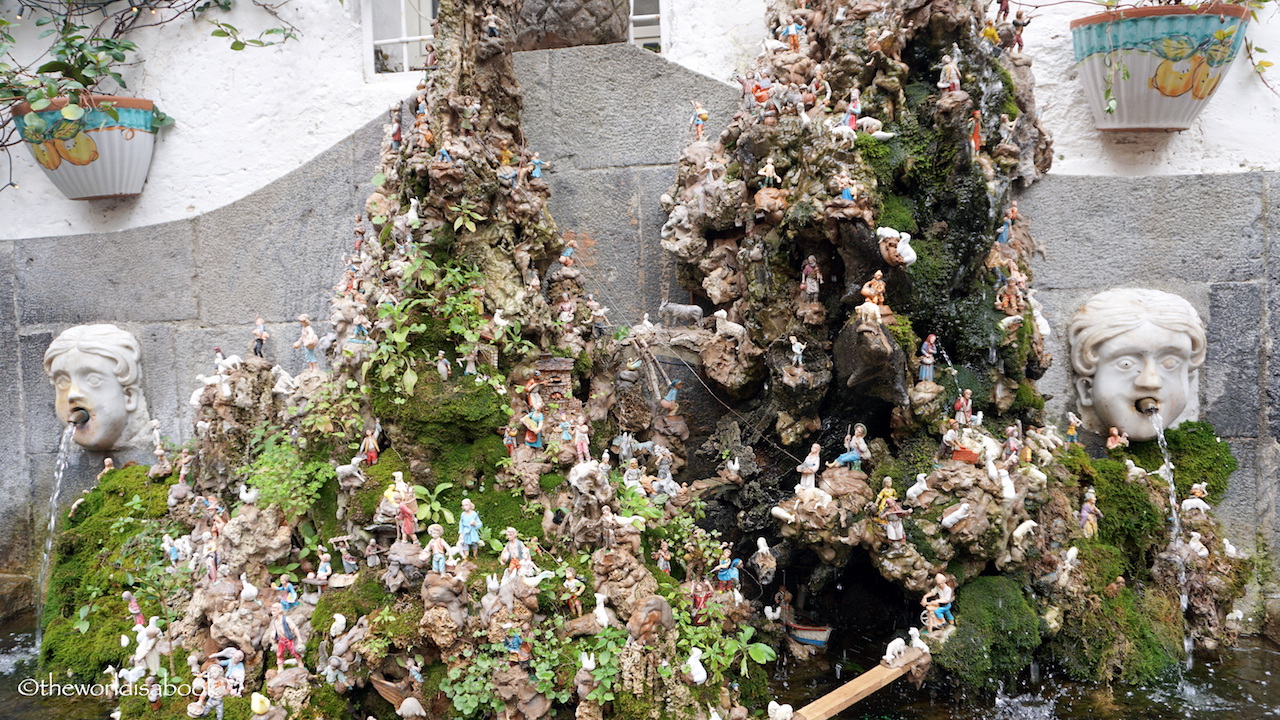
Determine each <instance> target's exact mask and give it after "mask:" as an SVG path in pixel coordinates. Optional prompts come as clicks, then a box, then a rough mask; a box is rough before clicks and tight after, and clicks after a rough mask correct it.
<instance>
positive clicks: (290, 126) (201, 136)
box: [0, 0, 419, 238]
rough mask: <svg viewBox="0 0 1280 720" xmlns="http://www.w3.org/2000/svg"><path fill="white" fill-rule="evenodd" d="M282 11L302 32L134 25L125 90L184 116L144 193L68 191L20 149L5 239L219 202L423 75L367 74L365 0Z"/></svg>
mask: <svg viewBox="0 0 1280 720" xmlns="http://www.w3.org/2000/svg"><path fill="white" fill-rule="evenodd" d="M14 5H15V4H14V3H12V2H4V1H2V0H0V12H3V14H4V16H5V17H6V18H10V19H12V18H13V17H14V14H15V10H16V8H15V7H14ZM214 12H215V13H217V16H218V17H219V18H220V19H222V20H223V21H225V22H229V23H231V24H232V25H235V26H236V27H237V28H240V29H241V30H247V29H250V28H253V29H255V31H254V33H253V35H255V36H256V33H257V31H258V30H261V29H265V28H268V27H272V26H273V18H271V17H270V16H269V15H267V14H265V13H264V12H263V11H262V10H261V9H259V8H256V7H254V6H253V4H252V3H249V2H239V3H236V6H235V9H233V10H232V11H231V12H229V13H220V12H218V11H214ZM280 12H281V15H282V16H283V17H284V18H285V19H287V20H288V21H289V22H291V23H292V24H294V25H295V26H297V27H298V28H299V30H300V31H301V37H300V38H299V39H298V40H296V41H290V42H288V43H285V44H283V45H279V46H274V47H269V48H250V49H246V50H242V51H239V52H235V51H232V50H231V49H229V47H228V42H227V40H226V39H225V38H215V37H210V35H209V33H210V32H211V31H212V30H213V26H211V25H210V24H209V23H207V22H205V21H203V20H195V21H193V20H191V19H189V18H188V19H182V20H177V21H174V22H172V23H169V24H168V25H165V26H163V27H158V28H149V29H145V30H141V31H138V32H135V33H131V34H130V35H129V39H132V40H134V41H135V42H136V43H137V44H138V46H139V48H140V52H139V53H138V55H137V57H138V59H140V60H142V61H143V62H142V63H141V64H140V65H138V66H137V67H135V68H131V69H130V70H129V71H128V72H127V73H125V79H126V82H127V83H128V86H129V89H128V94H131V95H138V96H141V97H146V98H150V99H152V100H155V101H156V103H157V105H159V107H160V108H161V109H163V110H164V111H165V112H166V113H168V114H170V115H172V116H173V117H174V118H176V120H177V124H176V125H174V126H173V127H170V128H167V129H166V130H164V131H163V132H161V133H160V135H159V138H158V141H157V143H156V150H155V156H154V157H153V158H152V161H151V173H150V175H149V176H148V178H147V184H146V186H145V188H144V189H143V192H142V194H141V195H139V196H137V197H135V198H129V199H122V200H96V201H77V200H68V199H66V198H65V197H64V196H63V195H62V194H61V193H60V192H58V190H57V189H56V188H55V187H54V186H53V184H52V183H50V182H49V180H48V179H47V178H45V177H44V174H43V172H42V171H41V169H40V167H39V166H38V165H36V163H35V161H34V160H33V159H32V158H31V155H30V153H29V152H27V150H26V148H24V147H19V148H15V150H14V152H13V158H14V162H15V168H14V180H15V182H17V183H18V184H19V187H18V188H17V189H16V190H15V189H13V188H9V189H8V190H5V191H4V192H0V218H3V222H0V238H18V237H37V236H42V235H68V234H74V233H85V232H106V231H113V230H122V229H126V228H131V227H139V226H143V225H150V224H154V223H160V222H165V221H169V220H177V219H180V218H184V217H191V216H194V215H197V214H199V213H204V212H207V211H209V210H212V209H214V208H217V207H221V206H223V205H226V204H228V203H230V202H233V201H235V200H237V199H239V198H242V197H244V196H246V195H248V194H250V193H252V192H253V191H254V190H256V189H258V188H260V187H263V186H265V185H267V184H269V183H270V182H272V181H273V180H275V179H277V178H279V177H281V176H283V175H284V174H286V173H288V172H289V171H291V170H293V169H294V168H296V167H298V166H299V165H301V164H303V163H304V162H306V161H307V160H309V159H311V158H313V157H315V156H316V155H318V154H320V153H321V152H322V151H324V150H325V149H327V148H329V147H331V146H332V145H333V144H334V143H336V142H338V141H339V140H341V139H342V138H344V137H346V136H348V135H350V134H351V133H352V132H354V131H355V130H357V129H358V128H360V127H361V126H363V125H364V124H365V123H367V122H369V120H370V119H372V118H373V117H374V115H375V114H376V111H377V109H379V108H385V107H388V106H389V105H390V104H391V103H392V102H394V101H396V100H399V99H402V98H404V97H407V96H408V95H409V94H410V93H411V92H412V91H413V89H414V86H415V85H416V84H417V81H418V79H419V78H418V75H417V74H416V73H400V74H394V75H380V76H373V77H370V78H366V76H365V70H364V45H363V38H362V33H361V28H360V4H359V2H358V1H356V0H347V2H346V3H345V4H344V3H341V2H339V0H301V1H299V2H292V3H288V4H285V5H284V6H283V7H282V9H281V11H280ZM211 17H213V15H211ZM33 20H34V18H32V19H31V20H29V21H24V22H23V25H24V27H23V28H21V31H22V32H21V34H19V35H18V47H17V49H16V50H17V52H19V53H21V52H22V51H24V50H29V49H30V48H32V47H44V46H45V45H44V44H43V43H41V41H38V40H36V39H35V35H36V28H35V27H34V26H33ZM41 29H43V28H41ZM370 172H372V169H370ZM299 200H300V201H303V200H304V199H303V198H299Z"/></svg>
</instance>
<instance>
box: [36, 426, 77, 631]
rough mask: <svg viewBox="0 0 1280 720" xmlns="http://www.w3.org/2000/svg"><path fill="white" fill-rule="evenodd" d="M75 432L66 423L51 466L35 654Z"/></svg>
mask: <svg viewBox="0 0 1280 720" xmlns="http://www.w3.org/2000/svg"><path fill="white" fill-rule="evenodd" d="M75 431H76V424H75V423H74V422H69V423H67V428H66V429H65V430H63V431H62V439H61V440H60V441H59V442H58V460H57V462H55V463H54V466H53V494H52V495H50V496H49V524H48V526H47V527H46V528H45V533H44V552H43V553H42V554H41V556H40V574H39V575H38V576H36V652H40V641H41V640H43V639H44V637H43V636H44V596H45V592H46V591H47V590H48V587H47V586H48V583H49V565H50V563H52V561H53V533H54V530H55V529H57V525H58V494H59V493H61V492H62V476H63V475H65V474H66V471H67V462H68V461H69V460H70V459H71V436H72V435H73V434H74V433H75Z"/></svg>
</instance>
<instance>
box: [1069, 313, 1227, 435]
mask: <svg viewBox="0 0 1280 720" xmlns="http://www.w3.org/2000/svg"><path fill="white" fill-rule="evenodd" d="M1068 342H1069V343H1070V345H1071V364H1072V369H1073V370H1074V371H1075V375H1076V377H1075V389H1076V395H1077V397H1078V399H1079V401H1080V409H1081V415H1082V416H1083V418H1084V421H1085V425H1086V426H1088V427H1089V428H1090V429H1093V430H1096V431H1100V432H1101V431H1103V430H1105V429H1106V428H1108V427H1111V426H1114V427H1117V428H1120V430H1121V431H1122V432H1125V433H1128V434H1129V437H1130V438H1131V439H1133V440H1151V439H1153V438H1155V436H1156V429H1155V426H1154V425H1153V424H1152V418H1153V416H1154V414H1155V413H1157V412H1158V413H1159V415H1160V418H1161V420H1162V421H1163V422H1164V423H1166V425H1167V426H1169V427H1172V426H1173V425H1176V424H1177V423H1178V422H1179V421H1181V420H1184V419H1187V416H1190V415H1194V409H1195V407H1196V390H1197V386H1198V374H1199V368H1200V365H1202V364H1203V363H1204V357H1205V334H1204V328H1203V326H1202V325H1201V324H1200V316H1199V314H1197V313H1196V311H1195V308H1193V307H1192V306H1191V304H1190V303H1188V302H1187V301H1186V300H1184V299H1183V298H1181V297H1178V296H1177V295H1172V294H1170V293H1165V292H1160V291H1158V290H1143V289H1121V290H1108V291H1106V292H1102V293H1099V294H1097V295H1095V296H1093V297H1092V298H1090V299H1089V300H1088V302H1086V303H1085V304H1084V306H1083V307H1081V308H1080V310H1078V311H1077V312H1076V314H1075V316H1074V317H1073V318H1072V319H1071V324H1070V326H1069V328H1068ZM1189 410H1190V411H1191V412H1189Z"/></svg>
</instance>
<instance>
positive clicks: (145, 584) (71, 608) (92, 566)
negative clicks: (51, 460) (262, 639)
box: [41, 465, 185, 680]
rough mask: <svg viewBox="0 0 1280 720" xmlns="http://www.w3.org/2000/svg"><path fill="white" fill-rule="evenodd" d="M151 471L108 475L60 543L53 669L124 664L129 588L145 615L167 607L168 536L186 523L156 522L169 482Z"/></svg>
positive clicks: (86, 670) (52, 591)
mask: <svg viewBox="0 0 1280 720" xmlns="http://www.w3.org/2000/svg"><path fill="white" fill-rule="evenodd" d="M147 470H148V468H147V467H145V466H138V465H134V466H130V467H126V468H121V469H118V470H113V471H112V472H109V473H107V474H106V475H103V476H102V480H101V481H99V483H98V486H97V487H96V488H94V489H93V490H92V491H90V492H89V494H88V495H86V496H85V498H84V502H82V503H80V507H79V508H77V509H76V512H75V514H74V515H73V516H72V517H71V519H70V520H69V521H67V524H66V527H65V529H63V530H62V532H61V533H60V534H59V535H58V537H57V539H56V541H55V542H54V558H53V562H52V565H51V570H50V574H49V587H48V593H47V594H46V597H45V614H44V631H45V635H44V644H43V647H42V648H41V662H42V663H44V666H45V668H46V669H48V670H49V671H51V672H54V673H57V674H61V673H70V674H71V675H72V676H74V677H76V678H79V679H82V680H97V679H98V678H99V676H100V674H101V672H102V668H104V667H106V666H107V665H115V666H116V667H119V666H120V665H121V663H122V661H123V660H124V658H125V657H127V656H128V654H129V650H128V649H126V648H121V647H120V636H121V635H122V634H126V633H129V632H130V631H131V630H132V628H133V620H132V618H131V617H130V615H129V611H128V607H127V603H125V601H124V600H123V599H122V598H121V597H120V593H121V592H123V591H124V590H132V591H133V592H134V594H135V595H137V596H138V598H139V602H140V604H141V605H142V612H143V613H144V614H145V615H148V616H150V615H157V616H160V617H161V618H162V619H163V618H164V617H165V616H166V614H167V613H166V612H165V611H164V610H163V608H162V607H161V603H160V602H159V599H158V598H157V595H159V596H163V595H164V594H165V591H166V584H165V580H164V577H168V576H167V575H166V573H164V572H163V569H164V568H165V567H167V565H168V562H167V561H166V559H165V558H164V554H163V552H162V551H161V549H160V538H161V536H162V535H163V534H164V533H165V532H172V533H173V534H175V535H176V534H177V533H179V532H185V530H182V531H180V530H179V529H178V526H177V525H176V524H174V525H170V524H167V523H162V522H156V521H157V520H160V519H162V518H164V517H165V514H166V512H167V510H168V506H167V504H166V499H167V497H168V483H167V482H166V480H165V479H160V480H159V481H152V480H151V479H150V478H148V477H147ZM153 591H154V592H153Z"/></svg>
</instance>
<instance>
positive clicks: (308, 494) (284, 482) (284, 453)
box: [240, 429, 333, 520]
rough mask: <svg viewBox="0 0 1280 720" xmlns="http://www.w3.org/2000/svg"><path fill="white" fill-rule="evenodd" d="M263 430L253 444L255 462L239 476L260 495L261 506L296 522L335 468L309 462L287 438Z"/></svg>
mask: <svg viewBox="0 0 1280 720" xmlns="http://www.w3.org/2000/svg"><path fill="white" fill-rule="evenodd" d="M270 430H271V432H270V434H267V430H265V429H264V430H260V431H259V432H258V433H256V436H255V438H252V439H251V441H250V447H251V449H252V450H253V451H254V452H255V458H254V460H253V462H251V463H249V464H248V465H246V466H244V467H242V468H241V469H240V472H241V473H242V474H244V475H245V476H246V477H247V482H248V484H249V485H250V486H251V487H254V488H256V489H257V490H258V492H259V493H260V498H261V502H262V504H263V505H264V506H265V505H276V506H278V507H279V508H280V509H281V511H283V512H284V514H285V516H286V517H288V518H289V519H291V520H293V519H297V518H299V517H301V516H302V515H303V513H305V512H306V511H307V509H308V508H310V507H311V505H312V503H314V502H315V500H316V497H317V496H318V495H319V494H320V488H321V486H323V485H324V483H325V481H326V480H328V479H329V478H331V477H333V468H332V467H331V466H330V465H329V464H328V463H327V462H324V461H323V460H316V459H308V458H306V457H304V456H303V454H302V451H301V450H300V449H299V448H298V446H297V445H296V444H295V443H294V442H293V440H292V439H290V438H289V437H288V436H287V435H285V434H284V433H283V432H281V431H279V430H277V429H270Z"/></svg>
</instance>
